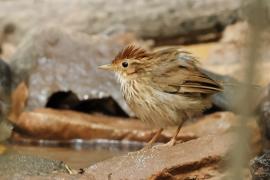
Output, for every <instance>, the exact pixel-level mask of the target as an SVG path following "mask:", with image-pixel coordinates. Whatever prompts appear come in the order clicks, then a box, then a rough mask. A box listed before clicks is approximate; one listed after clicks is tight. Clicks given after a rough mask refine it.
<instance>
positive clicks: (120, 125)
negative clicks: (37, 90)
mask: <svg viewBox="0 0 270 180" xmlns="http://www.w3.org/2000/svg"><path fill="white" fill-rule="evenodd" d="M13 123H14V124H16V126H17V127H19V128H20V129H21V130H23V131H24V132H26V134H27V135H30V137H31V136H32V137H35V138H42V139H60V140H61V139H62V140H67V139H77V138H82V139H97V138H103V139H114V140H124V139H126V140H136V141H147V140H149V139H151V137H152V136H153V135H154V131H145V130H146V129H147V128H146V127H145V126H144V125H143V124H142V123H141V122H139V121H136V120H130V119H129V120H128V121H127V119H124V118H113V117H108V116H98V115H87V114H84V113H79V112H74V111H67V110H53V109H37V110H35V111H33V112H23V113H22V114H21V116H20V117H19V119H17V120H15V121H13ZM168 139H169V137H167V136H165V135H163V136H161V140H163V141H165V140H168Z"/></svg>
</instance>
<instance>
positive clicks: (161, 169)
mask: <svg viewBox="0 0 270 180" xmlns="http://www.w3.org/2000/svg"><path fill="white" fill-rule="evenodd" d="M232 138H233V135H232V134H224V135H213V136H206V137H202V138H199V139H196V140H191V141H188V142H185V143H181V144H177V145H176V146H174V147H170V148H168V147H167V148H166V147H157V148H156V149H155V148H154V149H150V150H145V151H138V152H133V153H129V154H127V155H124V156H120V157H115V158H112V159H109V160H107V161H103V162H100V163H97V164H95V165H93V166H90V167H89V168H87V169H86V173H91V174H93V175H94V176H95V178H97V179H107V178H109V179H126V178H127V179H148V178H149V179H150V178H151V179H162V178H165V177H167V178H170V179H172V178H173V177H174V178H179V179H190V178H192V177H193V178H194V177H196V179H211V178H212V177H215V176H218V175H219V174H220V172H222V171H224V169H222V168H221V166H220V163H221V162H224V159H225V157H226V155H227V154H228V151H229V149H230V147H231V145H232V143H233V139H232ZM198 147H200V148H198ZM176 157H177V158H176ZM205 169H207V171H205ZM190 172H193V173H192V174H190Z"/></svg>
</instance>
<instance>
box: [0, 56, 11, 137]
mask: <svg viewBox="0 0 270 180" xmlns="http://www.w3.org/2000/svg"><path fill="white" fill-rule="evenodd" d="M10 96H11V71H10V68H9V66H8V65H7V64H6V63H5V62H4V61H3V60H1V59H0V141H3V140H5V139H7V138H8V137H9V136H10V133H11V129H12V127H11V125H9V124H8V122H7V114H8V112H9V110H10Z"/></svg>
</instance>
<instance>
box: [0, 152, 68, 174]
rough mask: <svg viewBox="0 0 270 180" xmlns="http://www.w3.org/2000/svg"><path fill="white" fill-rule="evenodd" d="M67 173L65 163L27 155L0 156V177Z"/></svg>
mask: <svg viewBox="0 0 270 180" xmlns="http://www.w3.org/2000/svg"><path fill="white" fill-rule="evenodd" d="M56 172H59V173H60V172H62V173H67V169H66V168H65V164H64V163H62V162H59V161H54V160H48V159H44V158H40V157H35V156H29V155H16V154H4V155H1V156H0V178H1V179H2V176H4V177H5V176H9V178H10V176H11V177H20V178H21V177H24V176H37V175H39V176H46V175H49V174H52V173H56Z"/></svg>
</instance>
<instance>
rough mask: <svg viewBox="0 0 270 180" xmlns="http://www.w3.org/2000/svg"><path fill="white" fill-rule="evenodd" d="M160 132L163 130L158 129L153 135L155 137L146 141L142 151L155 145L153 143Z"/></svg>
mask: <svg viewBox="0 0 270 180" xmlns="http://www.w3.org/2000/svg"><path fill="white" fill-rule="evenodd" d="M162 131H163V128H159V129H158V130H157V132H156V133H155V135H154V136H153V137H152V139H151V140H150V141H148V142H147V144H146V145H145V146H144V147H143V149H148V148H151V147H152V146H153V145H154V144H155V142H156V141H157V140H158V138H159V136H160V134H161V133H162Z"/></svg>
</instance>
